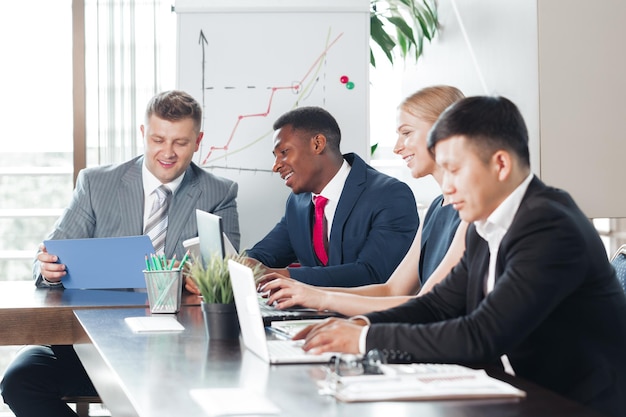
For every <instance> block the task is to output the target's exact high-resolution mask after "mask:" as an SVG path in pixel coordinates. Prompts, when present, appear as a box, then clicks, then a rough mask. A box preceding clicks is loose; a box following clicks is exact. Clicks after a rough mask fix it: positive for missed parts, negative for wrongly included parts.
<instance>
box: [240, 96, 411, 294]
mask: <svg viewBox="0 0 626 417" xmlns="http://www.w3.org/2000/svg"><path fill="white" fill-rule="evenodd" d="M273 128H274V131H275V132H274V150H273V153H274V156H275V162H274V166H273V171H274V172H277V173H278V174H280V176H281V178H282V179H283V180H284V181H285V185H286V186H287V187H289V188H291V189H292V194H290V195H289V197H288V199H287V203H286V209H285V214H284V216H283V218H282V219H281V221H280V222H279V223H278V224H277V225H276V226H275V227H274V228H273V229H272V230H271V231H270V232H269V233H268V234H267V236H265V237H264V238H263V239H262V240H261V241H260V242H258V243H257V244H256V245H254V247H253V248H252V249H250V250H248V251H247V254H248V256H249V257H250V258H253V259H255V260H257V261H259V262H261V263H262V264H263V265H264V266H265V267H266V268H267V272H268V273H273V274H281V275H283V276H290V277H292V278H294V279H296V280H298V281H302V282H305V283H308V284H312V285H320V286H334V287H353V286H359V285H366V284H375V283H382V282H385V281H386V280H387V278H389V276H390V275H391V273H392V272H393V271H394V269H395V268H396V266H397V265H398V264H399V263H400V261H401V260H402V258H403V257H404V255H405V254H406V252H407V251H408V249H409V247H410V245H411V242H412V241H413V238H414V237H415V233H416V231H417V227H418V224H419V219H418V216H417V206H416V203H415V198H414V196H413V193H412V191H411V190H410V188H409V187H408V186H407V185H406V184H405V183H403V182H401V181H399V180H397V179H395V178H392V177H389V176H388V175H385V174H382V173H380V172H378V171H376V170H375V169H374V168H372V167H370V166H368V165H367V164H366V163H365V162H364V161H363V159H361V158H360V157H359V156H357V155H356V154H354V153H348V154H345V155H342V154H341V151H340V147H339V145H340V141H341V131H340V129H339V125H338V124H337V121H336V120H335V118H334V117H333V116H332V115H331V114H330V113H328V112H327V111H326V110H324V109H322V108H319V107H301V108H297V109H295V110H292V111H290V112H288V113H285V114H284V115H282V116H281V117H280V118H279V119H278V120H277V121H276V122H275V123H274V126H273ZM318 196H323V198H324V200H326V199H327V202H326V204H325V206H324V207H323V208H320V209H319V211H320V212H318V215H319V216H321V211H322V210H323V217H324V221H323V227H320V228H319V229H317V228H316V227H315V223H316V221H315V219H316V215H315V200H317V197H318ZM315 230H318V231H319V235H318V236H321V238H320V239H322V244H323V248H322V245H316V244H315V243H314V238H313V235H314V232H315ZM318 241H319V240H318ZM316 248H317V249H316ZM294 263H298V264H299V266H298V267H289V265H292V264H294Z"/></svg>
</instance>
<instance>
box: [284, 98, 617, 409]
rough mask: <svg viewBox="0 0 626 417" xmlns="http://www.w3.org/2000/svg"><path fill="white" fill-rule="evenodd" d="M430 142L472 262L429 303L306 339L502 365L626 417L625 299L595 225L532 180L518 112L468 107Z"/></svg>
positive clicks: (492, 101)
mask: <svg viewBox="0 0 626 417" xmlns="http://www.w3.org/2000/svg"><path fill="white" fill-rule="evenodd" d="M428 146H429V149H431V151H433V152H434V153H435V156H436V161H437V163H438V164H439V165H440V166H441V167H442V168H443V169H444V171H445V173H444V180H443V184H442V190H443V192H444V194H446V195H448V196H449V198H450V202H451V204H453V205H454V208H455V209H457V210H458V211H459V216H460V217H461V219H463V220H465V221H467V222H472V224H471V225H470V227H469V229H468V231H467V237H466V250H465V254H464V255H463V257H462V259H461V261H460V262H459V263H458V264H457V265H456V266H455V267H454V268H453V269H452V271H451V272H450V274H449V275H448V276H447V277H446V278H445V279H444V280H443V281H441V282H440V283H439V284H437V285H436V286H435V287H433V289H432V291H431V292H430V293H428V294H425V295H424V296H422V297H418V298H414V299H413V300H411V301H408V302H406V303H405V304H403V305H400V306H398V307H395V308H393V309H389V310H385V311H378V312H373V313H369V314H367V315H365V316H357V317H354V318H353V319H352V320H330V321H328V322H325V323H324V324H321V325H319V326H317V327H314V328H307V329H304V330H303V331H302V332H301V334H299V335H296V336H295V338H296V339H297V338H306V342H305V344H304V349H305V350H307V351H311V352H313V353H315V352H323V351H333V352H352V353H356V352H363V353H364V352H365V351H367V350H370V349H380V350H382V351H383V352H384V353H385V354H386V355H387V356H388V357H389V358H390V359H392V360H393V359H395V360H400V361H413V362H444V363H463V364H471V365H474V366H481V365H485V364H502V366H504V369H506V370H507V371H509V372H514V373H515V374H516V375H518V376H520V377H522V378H524V379H527V380H530V381H532V382H534V383H536V384H539V385H542V386H543V387H545V388H548V389H550V390H553V391H555V392H557V393H558V394H560V395H563V396H565V397H567V398H570V399H571V400H573V401H578V402H580V403H582V404H584V405H586V406H588V407H589V408H592V409H594V410H596V411H599V412H600V413H602V414H604V415H607V416H615V417H617V416H624V415H626V356H624V352H625V351H626V296H625V295H624V292H623V290H622V287H621V286H620V284H619V282H618V280H617V278H616V276H615V270H614V269H613V268H612V266H611V264H610V263H609V261H608V257H607V255H606V250H605V248H604V245H603V244H602V241H601V240H600V237H599V236H598V233H597V232H596V230H595V229H594V227H593V225H592V223H591V222H590V221H589V219H588V218H587V217H586V216H585V215H584V214H583V212H582V211H581V210H580V209H579V208H578V206H577V205H576V203H575V202H574V200H573V199H572V198H571V197H570V195H569V194H567V193H566V192H564V191H562V190H558V189H556V188H552V187H549V186H547V185H545V184H544V183H543V182H541V180H539V179H538V178H536V177H535V176H534V175H533V174H532V173H531V171H530V163H529V152H528V132H527V130H526V126H525V123H524V121H523V119H522V116H521V114H520V112H519V110H518V109H517V107H516V106H515V105H514V104H513V103H511V102H510V101H509V100H507V99H505V98H503V97H470V98H466V99H464V100H461V101H458V102H457V103H455V104H453V105H452V106H451V107H450V108H448V109H447V110H446V111H445V112H444V113H443V114H442V116H440V118H439V120H438V121H437V123H436V124H435V125H434V127H433V128H432V130H431V131H430V135H429V139H428Z"/></svg>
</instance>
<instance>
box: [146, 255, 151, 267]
mask: <svg viewBox="0 0 626 417" xmlns="http://www.w3.org/2000/svg"><path fill="white" fill-rule="evenodd" d="M150 270H151V268H150V262H148V255H146V271H150Z"/></svg>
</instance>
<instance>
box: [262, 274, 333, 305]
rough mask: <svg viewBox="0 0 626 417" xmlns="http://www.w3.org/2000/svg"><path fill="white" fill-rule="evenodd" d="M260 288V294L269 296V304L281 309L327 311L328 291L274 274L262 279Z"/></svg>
mask: <svg viewBox="0 0 626 417" xmlns="http://www.w3.org/2000/svg"><path fill="white" fill-rule="evenodd" d="M258 288H259V292H261V293H267V294H268V300H267V304H269V305H273V306H275V307H276V308H279V309H283V308H294V307H305V308H314V309H316V310H320V311H322V310H326V309H327V307H326V304H327V303H326V301H325V300H326V298H327V297H328V292H327V291H323V290H320V289H319V288H315V287H313V286H312V285H308V284H304V283H302V282H300V281H296V280H295V279H293V278H287V277H284V276H282V275H280V274H277V273H274V272H273V273H270V274H267V275H264V276H263V277H261V279H260V280H259V287H258ZM274 303H275V304H274Z"/></svg>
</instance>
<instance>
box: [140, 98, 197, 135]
mask: <svg viewBox="0 0 626 417" xmlns="http://www.w3.org/2000/svg"><path fill="white" fill-rule="evenodd" d="M152 115H155V116H157V117H158V118H159V119H163V120H168V121H171V122H173V121H177V120H182V119H186V118H191V119H193V124H194V127H195V128H196V132H200V129H201V126H202V107H200V104H199V103H198V102H197V101H196V99H195V98H193V97H192V96H191V95H189V94H188V93H186V92H184V91H180V90H170V91H163V92H161V93H159V94H157V95H155V96H154V97H152V99H150V102H149V103H148V107H147V108H146V123H147V121H148V119H149V118H150V116H152Z"/></svg>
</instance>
